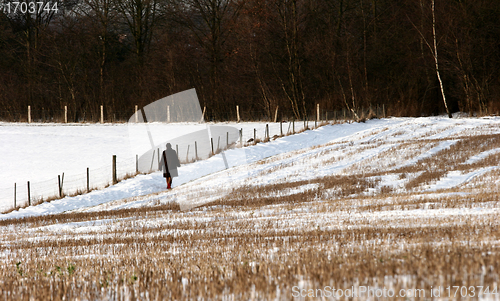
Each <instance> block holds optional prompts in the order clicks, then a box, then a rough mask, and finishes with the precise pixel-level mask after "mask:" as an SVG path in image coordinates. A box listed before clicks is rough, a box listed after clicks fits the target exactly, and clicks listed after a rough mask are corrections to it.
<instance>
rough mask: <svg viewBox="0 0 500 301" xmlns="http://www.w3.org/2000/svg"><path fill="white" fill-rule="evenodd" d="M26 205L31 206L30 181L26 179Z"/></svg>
mask: <svg viewBox="0 0 500 301" xmlns="http://www.w3.org/2000/svg"><path fill="white" fill-rule="evenodd" d="M28 206H31V190H30V181H28Z"/></svg>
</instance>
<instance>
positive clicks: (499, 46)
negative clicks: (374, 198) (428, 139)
mask: <svg viewBox="0 0 500 301" xmlns="http://www.w3.org/2000/svg"><path fill="white" fill-rule="evenodd" d="M433 1H434V0H398V1H393V0H392V1H389V0H274V1H270V0H123V1H118V0H80V1H75V0H70V1H59V2H58V9H59V11H57V12H54V11H53V12H50V13H47V12H43V11H42V12H41V13H37V14H21V13H19V12H18V13H16V14H14V13H12V12H11V13H10V14H9V13H8V12H6V11H5V9H4V12H3V13H0V119H2V120H9V121H16V120H23V118H25V116H26V114H27V113H26V107H27V106H28V105H29V106H31V108H32V110H33V111H34V112H37V114H43V115H44V116H49V119H50V118H54V119H57V118H59V117H60V116H61V115H60V112H61V110H63V108H64V106H67V107H68V111H69V118H70V120H71V121H84V120H97V119H98V118H99V115H100V106H101V105H103V106H104V108H105V112H106V116H107V119H111V120H127V118H128V117H129V116H130V115H131V114H132V113H133V110H134V106H135V105H139V106H144V105H147V104H149V103H151V102H153V101H155V100H157V99H160V98H162V97H165V96H167V95H171V94H173V93H176V92H180V91H183V90H186V89H190V88H193V87H194V88H196V90H197V93H198V97H199V99H200V102H201V106H202V107H203V106H206V107H207V116H209V118H208V119H211V120H228V119H231V120H234V118H235V110H236V105H238V106H239V107H240V110H241V111H244V112H246V114H247V115H246V116H247V118H250V119H255V120H257V119H272V117H273V114H274V110H275V109H276V107H277V106H279V108H280V114H281V115H280V116H287V117H295V118H298V119H301V118H304V117H305V116H307V115H310V114H313V112H314V111H315V109H316V104H320V106H321V108H322V110H331V111H333V110H342V109H346V110H359V109H362V108H364V109H366V108H369V107H376V106H381V105H384V106H385V110H386V112H387V114H388V115H393V116H422V115H435V114H442V113H446V110H445V107H444V102H443V96H442V93H441V89H440V84H439V81H438V77H437V76H436V64H435V56H434V54H435V49H437V51H438V52H437V54H438V61H439V71H440V75H441V78H442V82H443V91H444V93H445V95H446V100H447V103H448V107H449V111H450V112H456V111H462V112H467V113H469V114H498V111H499V109H500V76H499V75H500V5H499V3H498V0H474V1H467V0H437V1H436V2H435V6H433V5H434V3H433ZM3 2H4V3H3V4H4V8H5V4H6V2H10V1H3ZM53 2H54V1H52V3H53ZM433 8H434V9H433ZM433 16H434V18H433ZM433 25H435V26H433ZM433 29H435V34H434V31H433ZM434 38H435V40H436V48H434V43H433V42H434Z"/></svg>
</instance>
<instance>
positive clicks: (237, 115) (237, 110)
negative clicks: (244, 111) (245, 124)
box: [236, 106, 240, 122]
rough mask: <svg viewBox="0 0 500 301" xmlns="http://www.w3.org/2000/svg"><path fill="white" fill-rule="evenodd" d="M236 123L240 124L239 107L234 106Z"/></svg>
mask: <svg viewBox="0 0 500 301" xmlns="http://www.w3.org/2000/svg"><path fill="white" fill-rule="evenodd" d="M236 122H240V106H236Z"/></svg>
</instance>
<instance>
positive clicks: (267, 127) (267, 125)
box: [264, 124, 269, 139]
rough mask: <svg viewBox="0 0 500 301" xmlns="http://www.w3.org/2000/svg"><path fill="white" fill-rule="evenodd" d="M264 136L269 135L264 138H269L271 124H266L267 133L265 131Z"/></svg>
mask: <svg viewBox="0 0 500 301" xmlns="http://www.w3.org/2000/svg"><path fill="white" fill-rule="evenodd" d="M264 136H265V137H267V138H264V139H269V124H266V133H265V135H264Z"/></svg>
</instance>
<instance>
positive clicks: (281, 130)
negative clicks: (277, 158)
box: [280, 120, 283, 136]
mask: <svg viewBox="0 0 500 301" xmlns="http://www.w3.org/2000/svg"><path fill="white" fill-rule="evenodd" d="M280 134H281V136H283V122H282V121H281V120H280Z"/></svg>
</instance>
